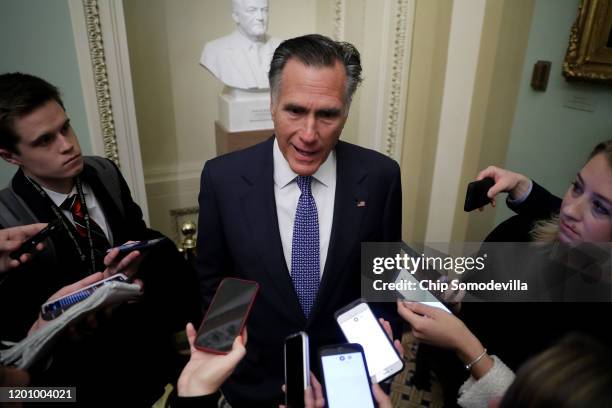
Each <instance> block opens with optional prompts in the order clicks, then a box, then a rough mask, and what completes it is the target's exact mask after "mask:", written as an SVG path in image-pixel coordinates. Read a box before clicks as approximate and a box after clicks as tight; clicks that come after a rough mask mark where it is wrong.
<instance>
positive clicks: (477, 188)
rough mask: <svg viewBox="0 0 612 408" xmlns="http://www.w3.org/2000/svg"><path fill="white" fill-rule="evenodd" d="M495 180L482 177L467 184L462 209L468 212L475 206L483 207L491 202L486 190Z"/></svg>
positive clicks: (475, 207)
mask: <svg viewBox="0 0 612 408" xmlns="http://www.w3.org/2000/svg"><path fill="white" fill-rule="evenodd" d="M494 184H495V180H493V179H492V178H491V177H486V178H483V179H482V180H478V181H472V182H471V183H470V184H468V186H467V191H466V193H465V204H464V205H463V211H465V212H470V211H474V210H475V209H477V208H481V207H484V206H485V205H487V204H489V203H490V202H491V199H490V198H489V197H488V196H487V192H488V191H489V189H490V188H491V187H493V185H494Z"/></svg>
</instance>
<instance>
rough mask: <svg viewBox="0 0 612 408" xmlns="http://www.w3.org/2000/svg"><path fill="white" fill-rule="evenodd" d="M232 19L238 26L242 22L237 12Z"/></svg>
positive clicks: (233, 13)
mask: <svg viewBox="0 0 612 408" xmlns="http://www.w3.org/2000/svg"><path fill="white" fill-rule="evenodd" d="M232 19H233V20H234V22H235V23H236V24H238V23H239V22H240V20H239V19H238V13H237V12H235V11H232Z"/></svg>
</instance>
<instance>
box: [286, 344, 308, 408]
mask: <svg viewBox="0 0 612 408" xmlns="http://www.w3.org/2000/svg"><path fill="white" fill-rule="evenodd" d="M308 347H309V345H308V335H307V334H306V333H304V332H298V333H295V334H292V335H290V336H288V337H287V338H286V339H285V406H286V407H287V408H304V390H306V388H308V387H309V386H310V357H309V351H308Z"/></svg>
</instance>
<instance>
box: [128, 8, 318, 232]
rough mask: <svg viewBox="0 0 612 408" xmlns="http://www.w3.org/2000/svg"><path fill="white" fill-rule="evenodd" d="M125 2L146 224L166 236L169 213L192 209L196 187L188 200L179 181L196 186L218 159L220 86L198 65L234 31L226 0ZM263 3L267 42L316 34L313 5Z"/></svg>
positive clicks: (194, 202) (195, 198)
mask: <svg viewBox="0 0 612 408" xmlns="http://www.w3.org/2000/svg"><path fill="white" fill-rule="evenodd" d="M123 3H124V10H125V15H126V26H127V32H128V43H129V50H130V62H131V67H132V77H133V81H134V94H135V102H136V115H137V119H138V127H139V133H140V143H141V148H142V156H143V166H144V172H145V180H146V182H147V192H148V193H147V197H148V202H149V205H150V207H151V225H152V226H153V227H154V228H158V229H160V230H161V231H162V232H164V233H167V234H169V235H171V236H172V234H171V231H169V230H168V229H167V228H169V227H168V226H169V221H168V220H169V219H170V216H169V213H168V211H169V209H171V208H180V207H185V206H195V205H197V189H199V186H197V188H196V193H195V194H193V192H192V191H191V190H189V191H186V190H183V188H184V187H185V186H184V185H183V184H181V180H183V181H190V182H191V181H192V180H195V179H199V175H200V172H201V169H202V166H203V164H204V162H205V161H206V160H208V159H211V158H213V157H215V156H216V146H215V135H214V121H215V120H216V119H217V96H218V95H219V94H220V93H221V92H222V90H223V86H222V84H221V82H220V81H218V80H217V79H216V78H215V77H214V76H213V75H212V74H210V73H209V72H208V71H207V70H206V69H205V68H203V67H202V66H201V65H199V63H198V61H199V59H200V54H201V52H202V48H203V46H204V44H205V43H206V42H207V41H210V40H213V39H215V38H218V37H221V36H224V35H226V34H229V33H230V32H231V31H232V30H233V29H234V27H235V23H234V21H233V20H232V18H231V0H214V1H213V0H211V1H201V0H181V1H171V0H124V2H123ZM269 4H270V24H269V29H268V33H269V34H270V35H272V36H275V37H278V38H281V39H283V38H290V37H293V36H297V35H301V34H305V33H309V32H314V31H316V27H317V22H316V20H317V2H314V1H307V2H304V1H297V0H282V1H281V0H270V2H269ZM173 183H174V184H173ZM172 197H176V199H175V202H174V203H172V200H173V199H172ZM155 207H157V208H155Z"/></svg>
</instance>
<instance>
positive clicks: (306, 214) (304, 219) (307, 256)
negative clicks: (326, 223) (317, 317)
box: [291, 176, 320, 318]
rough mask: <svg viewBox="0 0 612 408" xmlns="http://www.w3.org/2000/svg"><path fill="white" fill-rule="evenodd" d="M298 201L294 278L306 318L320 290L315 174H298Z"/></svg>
mask: <svg viewBox="0 0 612 408" xmlns="http://www.w3.org/2000/svg"><path fill="white" fill-rule="evenodd" d="M296 181H297V184H298V186H299V187H300V191H301V192H302V194H301V195H300V199H299V200H298V205H297V210H296V212H295V222H294V224H293V242H292V245H291V279H292V280H293V287H294V288H295V292H296V293H297V295H298V299H299V301H300V305H301V306H302V310H303V311H304V316H306V318H309V317H310V312H311V311H312V307H313V305H314V302H315V299H316V297H317V291H318V290H319V269H320V266H319V217H318V215H317V204H316V203H315V200H314V197H313V196H312V192H311V191H310V185H311V183H312V176H298V177H297V178H296Z"/></svg>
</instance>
